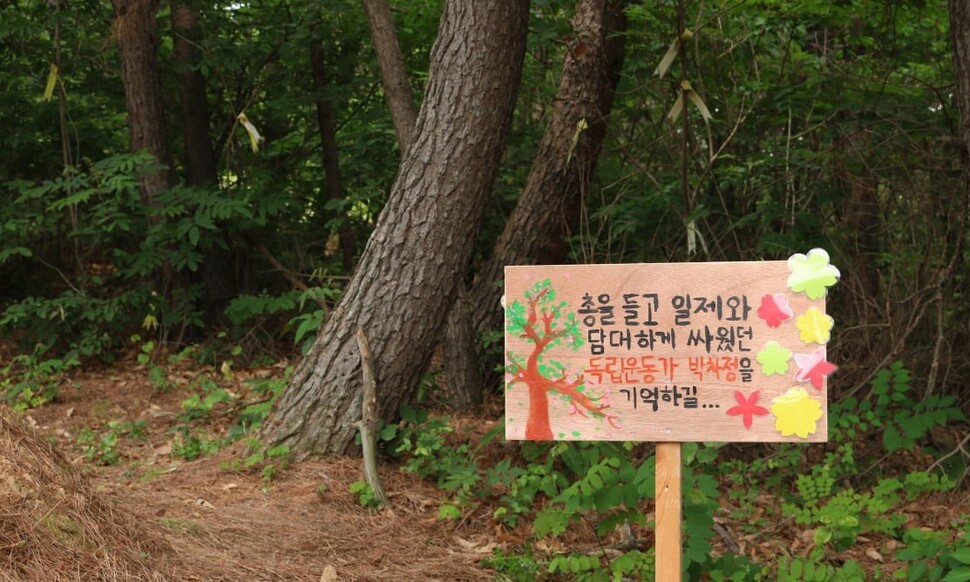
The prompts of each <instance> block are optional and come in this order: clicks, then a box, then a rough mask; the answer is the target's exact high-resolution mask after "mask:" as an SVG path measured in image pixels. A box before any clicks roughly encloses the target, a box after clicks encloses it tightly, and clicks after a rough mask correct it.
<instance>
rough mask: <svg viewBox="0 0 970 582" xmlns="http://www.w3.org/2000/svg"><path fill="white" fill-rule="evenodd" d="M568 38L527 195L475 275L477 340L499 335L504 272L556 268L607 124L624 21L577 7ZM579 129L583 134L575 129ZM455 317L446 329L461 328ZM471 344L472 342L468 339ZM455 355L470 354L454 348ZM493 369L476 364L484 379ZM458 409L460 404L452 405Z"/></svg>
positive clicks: (451, 364)
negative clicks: (531, 266) (484, 334)
mask: <svg viewBox="0 0 970 582" xmlns="http://www.w3.org/2000/svg"><path fill="white" fill-rule="evenodd" d="M572 26H573V35H572V40H571V41H570V43H569V46H568V48H567V51H566V56H565V60H564V62H563V69H562V75H561V77H560V81H559V90H558V93H557V95H556V99H555V101H554V102H553V106H552V118H551V120H550V122H549V127H548V128H547V129H546V132H545V134H544V135H543V137H542V141H540V143H539V149H538V151H537V152H536V156H535V161H534V162H533V164H532V169H531V171H530V173H529V177H528V180H527V181H526V185H525V189H524V190H523V191H522V195H521V196H520V198H519V201H518V203H517V204H516V206H515V209H514V210H513V211H512V214H511V215H510V216H509V218H508V220H507V221H506V223H505V228H504V229H503V231H502V234H501V235H500V236H499V239H498V241H497V242H496V244H495V248H494V250H493V252H492V256H491V258H490V259H489V260H488V261H486V262H485V264H484V265H482V266H481V268H480V269H479V271H478V274H477V275H476V277H475V281H474V283H473V284H472V286H471V289H470V292H469V294H470V299H469V300H470V302H471V304H472V305H473V306H474V308H472V309H470V310H466V312H467V313H470V314H471V316H472V317H473V322H472V324H473V327H474V329H475V331H476V333H477V334H481V333H482V332H485V331H489V330H493V329H499V328H500V326H501V321H502V308H501V306H500V304H499V297H500V295H501V292H500V289H501V285H502V279H503V268H504V267H505V265H523V264H543V263H561V262H563V261H564V260H565V259H566V256H567V253H568V247H567V245H566V242H565V241H564V240H563V238H564V236H565V235H567V234H569V233H570V232H575V230H576V227H577V224H578V222H579V209H580V207H581V204H582V201H581V199H580V197H581V196H582V195H585V193H586V191H587V189H588V187H589V182H590V178H591V177H592V174H593V169H594V167H595V166H596V161H597V159H598V158H599V154H600V150H601V148H602V144H603V138H604V137H605V136H606V126H607V116H608V115H609V112H610V109H611V108H612V106H613V95H614V93H615V91H616V84H617V82H618V81H619V77H620V70H621V69H622V67H623V57H624V51H625V37H624V36H623V34H622V33H623V32H624V30H625V29H626V17H625V15H624V13H623V7H622V5H621V3H620V2H619V1H616V0H610V1H607V0H577V2H576V13H575V15H574V16H573V19H572ZM583 124H585V126H586V127H585V129H581V128H582V126H583ZM460 315H461V313H460V312H458V311H454V310H453V311H452V313H451V314H450V316H449V322H448V327H449V329H451V328H454V329H461V328H463V327H465V326H466V325H467V324H466V323H464V322H461V321H460V320H459V316H460ZM472 339H473V340H474V337H472ZM449 349H451V350H452V351H455V352H458V353H464V352H467V351H469V350H475V349H476V348H475V346H474V345H472V346H469V345H465V346H461V347H459V346H452V347H450V348H449ZM492 364H493V363H492V362H486V363H484V364H482V363H478V362H476V366H478V367H479V369H481V370H484V371H485V372H486V374H488V373H490V371H491V370H492V369H494V367H495V366H494V365H492ZM462 365H463V361H462V360H459V359H457V358H447V357H446V358H445V376H446V377H447V378H460V377H462V376H464V375H465V374H466V373H468V371H467V370H462V369H460V366H462ZM456 404H460V403H456Z"/></svg>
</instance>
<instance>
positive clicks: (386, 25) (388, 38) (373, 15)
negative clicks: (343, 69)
mask: <svg viewBox="0 0 970 582" xmlns="http://www.w3.org/2000/svg"><path fill="white" fill-rule="evenodd" d="M364 9H365V10H367V20H368V21H369V22H370V34H371V39H372V42H373V43H374V52H375V53H377V65H378V67H379V68H380V70H381V84H382V86H383V87H384V99H385V100H386V101H387V107H388V108H389V109H390V110H391V121H392V122H393V123H394V131H395V132H397V142H398V144H399V145H400V147H401V156H402V157H403V156H404V151H405V150H406V149H407V147H408V144H409V143H411V132H412V131H413V130H414V124H415V123H416V122H417V119H418V113H417V111H416V110H415V108H414V99H413V98H412V96H411V83H410V82H409V81H408V73H407V69H406V68H405V67H404V56H403V55H402V54H401V45H400V44H399V43H398V40H397V32H395V30H394V19H393V18H391V8H390V6H388V4H387V0H364Z"/></svg>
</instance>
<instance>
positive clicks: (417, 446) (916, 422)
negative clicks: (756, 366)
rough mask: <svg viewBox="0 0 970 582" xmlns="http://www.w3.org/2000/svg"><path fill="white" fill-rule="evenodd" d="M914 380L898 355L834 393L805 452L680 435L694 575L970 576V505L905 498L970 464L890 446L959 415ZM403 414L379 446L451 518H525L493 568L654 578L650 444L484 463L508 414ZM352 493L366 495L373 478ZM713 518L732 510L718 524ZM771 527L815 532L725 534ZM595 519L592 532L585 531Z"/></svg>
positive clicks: (531, 451)
mask: <svg viewBox="0 0 970 582" xmlns="http://www.w3.org/2000/svg"><path fill="white" fill-rule="evenodd" d="M910 381H911V378H910V373H909V371H908V370H907V369H906V368H905V367H904V366H903V364H902V363H900V362H897V363H894V364H892V365H891V366H890V367H889V368H887V369H885V370H881V371H879V372H878V373H877V374H876V375H875V376H874V379H873V381H872V384H871V387H870V394H869V395H868V396H867V397H864V398H846V399H844V400H842V401H840V402H831V403H830V406H829V413H830V421H829V422H830V429H831V430H830V434H831V442H829V443H828V444H827V445H824V449H823V450H822V451H818V450H813V451H811V453H812V454H811V455H809V451H810V448H809V447H807V446H805V445H795V444H780V445H772V446H770V447H768V446H760V447H757V448H756V447H741V448H738V447H732V452H731V453H728V452H726V449H725V448H724V447H723V446H722V445H718V444H703V443H686V444H684V445H683V491H684V500H683V520H684V537H683V563H684V579H685V580H701V579H710V580H717V581H722V580H732V581H746V580H847V581H848V580H907V581H916V580H944V581H948V582H952V581H955V580H970V533H968V532H970V520H968V517H970V514H968V513H967V512H966V511H965V510H964V511H962V512H954V513H953V514H952V516H951V519H950V521H949V522H948V523H946V524H945V525H944V526H943V527H940V526H939V524H934V525H935V526H936V527H940V529H930V527H929V526H928V525H927V524H922V525H917V523H918V522H917V521H916V520H917V516H914V514H912V512H911V507H912V504H913V503H919V502H920V501H921V500H926V499H930V498H932V497H933V496H941V495H946V494H947V493H948V492H950V491H952V490H953V489H954V487H956V483H957V481H958V480H959V479H961V478H962V476H963V474H964V471H965V470H966V467H964V466H963V465H962V460H961V459H960V458H952V459H951V462H949V463H944V464H941V465H940V466H935V467H933V469H932V471H927V470H926V469H925V467H924V468H917V469H915V470H914V469H913V468H912V467H910V468H900V467H898V466H897V465H889V464H886V463H884V462H883V461H885V460H886V459H887V458H889V457H890V456H893V455H900V454H903V453H905V454H908V455H910V458H917V459H928V458H930V460H929V461H927V465H930V463H932V459H931V457H934V458H935V457H940V456H942V455H943V454H944V453H946V452H947V451H946V450H945V449H944V448H941V446H940V443H939V439H937V438H936V437H934V433H933V431H934V429H938V428H941V427H946V426H947V425H950V424H952V423H954V422H959V421H964V420H965V418H964V415H963V413H962V412H961V411H960V410H959V409H958V408H957V406H956V404H957V403H956V401H955V399H954V398H953V397H948V396H938V397H929V398H925V399H922V400H917V399H916V398H915V396H914V394H913V390H912V388H911V386H910ZM401 418H402V420H401V422H400V423H399V424H395V425H388V426H385V427H383V429H382V431H381V433H380V437H381V439H382V450H383V451H384V452H385V454H387V455H390V456H392V457H396V458H399V459H400V462H401V467H402V469H403V470H405V471H410V472H413V473H416V474H418V475H420V476H421V477H423V478H425V479H427V480H429V481H431V482H433V483H435V484H436V485H437V486H438V487H440V488H441V489H442V490H444V491H446V492H448V494H449V497H448V499H447V500H446V501H445V502H444V503H443V504H442V506H441V507H440V509H439V516H440V517H441V518H442V519H445V520H455V521H458V520H461V519H463V518H465V517H466V516H469V515H473V514H474V515H480V514H481V512H482V509H483V508H488V509H489V511H490V515H491V518H492V520H493V521H494V523H495V525H496V526H497V527H500V528H506V529H508V530H514V531H518V532H523V531H525V532H527V533H526V542H525V544H524V545H522V546H520V547H512V548H508V547H507V548H504V549H501V550H496V552H495V554H494V555H493V556H491V557H490V558H488V559H486V560H485V561H484V563H485V564H486V565H487V566H488V567H490V568H492V569H494V570H495V572H496V576H497V577H498V579H501V580H523V581H525V580H530V581H531V580H536V579H539V580H559V579H568V580H640V579H652V577H653V572H654V570H653V568H654V553H653V552H654V550H653V547H652V546H653V543H652V534H651V533H650V532H651V531H652V528H653V523H652V522H650V521H648V520H647V517H646V516H647V515H649V514H650V512H651V511H652V507H653V501H652V500H653V497H654V472H655V458H654V456H653V448H652V446H649V445H643V444H635V443H611V442H553V443H541V442H522V443H519V444H517V445H516V448H515V452H514V454H507V453H506V454H503V455H502V458H501V459H500V460H498V461H496V462H492V463H489V462H488V461H487V459H490V458H491V455H490V447H491V448H494V447H493V445H494V443H497V442H498V441H500V440H501V438H502V436H503V435H502V433H501V424H500V425H499V426H497V427H496V428H495V429H493V430H492V431H490V432H489V433H488V434H487V435H485V436H484V437H483V438H480V439H477V440H476V441H475V442H466V441H465V440H463V439H462V438H461V435H456V434H454V429H453V427H452V425H451V423H450V419H449V418H448V417H447V416H438V415H434V414H431V413H429V412H428V411H427V410H425V409H423V408H415V407H411V406H405V407H403V408H402V409H401ZM758 451H764V452H765V453H766V454H758ZM819 453H820V454H819ZM355 493H357V494H358V495H359V496H360V501H361V503H362V504H365V505H366V504H367V503H368V497H367V492H366V491H365V490H363V489H362V490H359V491H356V492H355ZM715 519H717V520H718V522H719V523H722V524H724V525H723V526H720V527H719V528H715ZM777 524H783V527H781V526H778V525H777ZM772 528H773V529H772ZM769 529H771V531H772V533H771V535H773V536H775V537H776V538H777V537H781V538H784V537H786V536H792V538H798V539H802V540H805V539H808V540H810V543H809V544H808V546H807V547H804V548H803V549H802V550H799V551H796V552H791V553H790V554H784V553H783V554H781V555H778V556H777V557H776V558H775V559H774V560H769V561H764V560H763V559H762V560H761V561H760V563H758V562H756V561H754V560H753V559H752V557H751V555H738V554H735V553H731V552H730V551H727V550H724V549H723V548H725V547H730V546H731V545H732V542H733V543H735V544H736V541H735V540H736V539H737V538H739V537H742V536H748V538H749V539H757V538H758V537H760V536H761V535H762V534H763V533H764V532H765V531H766V530H769ZM590 535H592V536H593V538H594V539H595V544H594V545H593V546H592V547H587V546H588V543H587V544H585V545H583V546H582V547H579V546H575V544H576V543H577V542H576V540H579V539H588V538H589V536H590ZM792 541H794V539H793V540H792ZM571 545H572V546H574V547H570V546H571ZM715 545H716V546H717V547H718V548H719V549H718V550H717V551H715V550H714V547H715ZM793 546H794V544H793ZM540 548H542V549H540ZM551 548H562V549H559V550H555V551H553V550H551ZM860 552H861V553H866V555H877V556H879V560H878V561H879V562H881V561H885V564H886V566H885V567H883V568H882V569H878V568H877V569H872V568H871V566H870V570H871V571H866V569H865V568H864V566H863V564H862V563H860V562H859V561H858V560H853V559H847V558H845V557H843V556H848V555H857V554H859V553H860ZM883 554H885V555H883Z"/></svg>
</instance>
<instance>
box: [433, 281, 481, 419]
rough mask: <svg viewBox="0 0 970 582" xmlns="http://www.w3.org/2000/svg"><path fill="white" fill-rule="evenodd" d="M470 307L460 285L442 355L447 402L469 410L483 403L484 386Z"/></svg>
mask: <svg viewBox="0 0 970 582" xmlns="http://www.w3.org/2000/svg"><path fill="white" fill-rule="evenodd" d="M474 309H475V306H474V305H472V302H471V298H470V297H469V296H468V291H467V290H466V289H465V286H464V285H462V286H461V287H460V288H459V291H458V293H457V297H455V302H454V304H453V305H452V307H451V311H450V312H448V324H447V325H446V326H445V330H444V339H443V340H442V342H441V343H442V349H443V352H444V370H445V389H446V391H447V393H448V401H449V402H450V403H451V405H452V407H454V408H455V409H457V410H472V409H474V408H477V407H478V406H481V404H482V391H483V390H482V388H483V385H484V383H485V380H484V377H483V375H482V369H481V359H480V358H479V357H478V348H477V344H478V342H477V341H476V340H477V338H476V335H475V326H474V325H473V324H472V313H473V311H474Z"/></svg>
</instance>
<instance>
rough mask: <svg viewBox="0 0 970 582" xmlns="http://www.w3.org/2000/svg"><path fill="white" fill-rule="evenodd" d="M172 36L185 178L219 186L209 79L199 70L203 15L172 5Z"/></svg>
mask: <svg viewBox="0 0 970 582" xmlns="http://www.w3.org/2000/svg"><path fill="white" fill-rule="evenodd" d="M172 36H173V37H174V38H173V43H174V48H175V61H176V63H177V64H178V85H179V105H180V107H181V110H182V137H183V139H184V140H185V178H186V181H187V182H188V183H189V184H192V185H196V186H215V185H216V184H218V183H219V177H218V174H217V172H216V156H215V152H214V151H213V149H212V139H211V138H210V136H209V101H208V98H207V96H206V88H205V76H203V75H202V72H201V71H200V70H199V61H200V57H199V50H198V49H197V48H196V47H198V46H199V44H200V43H201V42H202V32H201V30H200V29H199V13H198V11H196V9H195V8H193V7H191V6H189V5H187V4H183V3H181V2H176V1H173V2H172Z"/></svg>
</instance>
